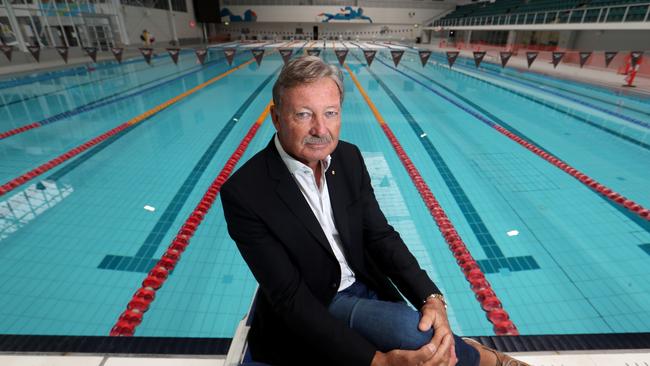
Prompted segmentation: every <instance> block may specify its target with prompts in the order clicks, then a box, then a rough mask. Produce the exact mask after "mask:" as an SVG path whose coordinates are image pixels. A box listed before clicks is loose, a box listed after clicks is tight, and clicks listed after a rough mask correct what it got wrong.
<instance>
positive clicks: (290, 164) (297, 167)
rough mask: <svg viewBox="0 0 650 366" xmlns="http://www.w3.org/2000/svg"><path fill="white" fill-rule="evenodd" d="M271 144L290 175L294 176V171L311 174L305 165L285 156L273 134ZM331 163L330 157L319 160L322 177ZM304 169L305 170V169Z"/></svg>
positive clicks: (276, 135)
mask: <svg viewBox="0 0 650 366" xmlns="http://www.w3.org/2000/svg"><path fill="white" fill-rule="evenodd" d="M273 142H274V143H275V148H276V149H277V150H278V153H279V154H280V157H281V158H282V161H283V162H284V165H286V166H287V168H288V169H289V172H290V173H291V174H295V173H296V171H309V172H311V168H310V167H309V166H307V165H306V164H304V163H302V162H300V161H298V160H296V159H294V158H293V157H292V156H291V155H289V154H287V152H286V151H284V148H282V144H280V139H279V138H278V134H277V133H276V134H275V137H274V138H273ZM331 162H332V156H331V155H327V156H326V157H325V159H324V160H321V161H320V163H321V167H322V168H323V175H324V174H325V172H327V169H328V168H329V167H330V163H331ZM305 168H306V169H305Z"/></svg>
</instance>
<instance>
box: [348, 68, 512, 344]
mask: <svg viewBox="0 0 650 366" xmlns="http://www.w3.org/2000/svg"><path fill="white" fill-rule="evenodd" d="M345 68H346V69H347V70H348V74H349V75H350V77H351V78H352V81H353V82H354V84H355V85H356V86H357V89H358V90H359V92H360V93H361V95H362V96H363V99H364V100H365V101H366V104H368V107H370V110H371V111H372V113H373V115H374V116H375V119H376V120H377V122H378V123H379V125H380V127H381V129H382V130H383V131H384V134H385V135H386V137H388V140H389V141H390V144H391V145H392V146H393V149H394V150H395V152H396V153H397V156H398V157H399V159H400V161H401V162H402V165H404V167H405V168H406V170H407V172H408V175H409V177H410V178H411V180H412V181H413V183H414V184H415V187H416V189H417V190H418V192H419V193H420V196H421V197H422V200H423V201H424V203H425V205H426V206H427V209H428V210H429V213H430V214H431V216H432V217H433V219H434V221H435V222H436V224H437V225H438V228H439V229H440V232H441V233H442V235H443V237H444V239H445V241H446V242H447V245H448V246H449V249H450V250H451V251H452V253H453V255H454V257H455V258H456V262H457V263H458V265H459V267H460V268H461V270H462V272H463V275H464V276H465V278H466V279H467V281H468V282H469V283H470V288H471V289H472V291H473V292H474V294H475V297H476V299H477V300H478V301H479V303H480V304H481V308H482V309H483V311H485V313H486V317H487V319H488V320H489V321H490V323H492V324H493V329H494V333H495V334H496V335H519V331H518V330H517V327H516V326H515V324H514V323H513V321H512V320H511V319H510V316H509V315H508V313H507V312H506V311H505V310H504V309H503V304H502V303H501V301H500V300H499V298H498V297H497V295H496V293H495V292H494V290H493V289H492V286H491V285H490V283H489V281H488V280H487V278H486V277H485V274H484V273H483V271H481V269H480V267H479V265H478V263H477V262H476V260H475V259H474V257H473V256H472V255H471V253H470V252H469V250H468V249H467V245H466V244H465V243H464V242H463V239H462V238H461V237H460V235H459V234H458V232H457V231H456V228H455V227H454V225H453V224H452V223H451V221H450V220H449V217H448V216H447V214H446V213H445V211H444V209H443V208H442V206H441V205H440V203H439V202H438V200H437V199H436V197H435V196H434V195H433V193H432V192H431V189H430V188H429V186H428V185H427V183H426V182H425V181H424V179H423V178H422V176H421V175H420V172H419V171H418V170H417V168H416V167H415V165H414V164H413V162H412V161H411V159H410V158H409V156H408V155H407V154H406V151H405V150H404V148H403V147H402V145H401V144H400V142H399V141H398V140H397V137H396V136H395V135H394V134H393V131H392V130H391V129H390V127H389V126H388V124H387V123H386V121H385V120H384V118H383V117H382V115H381V113H379V110H378V109H377V107H376V106H375V104H374V103H373V102H372V100H371V99H370V97H369V96H368V94H367V93H366V91H365V90H364V89H363V87H362V86H361V83H360V82H359V80H358V79H357V77H356V76H355V75H354V73H353V72H352V70H351V69H350V67H349V66H348V65H347V63H346V64H345Z"/></svg>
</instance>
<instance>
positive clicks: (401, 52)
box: [390, 50, 404, 67]
mask: <svg viewBox="0 0 650 366" xmlns="http://www.w3.org/2000/svg"><path fill="white" fill-rule="evenodd" d="M390 55H391V56H392V57H393V63H394V64H395V67H397V65H399V62H400V60H401V59H402V56H404V50H391V51H390Z"/></svg>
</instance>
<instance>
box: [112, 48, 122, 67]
mask: <svg viewBox="0 0 650 366" xmlns="http://www.w3.org/2000/svg"><path fill="white" fill-rule="evenodd" d="M111 52H113V56H115V59H116V60H117V62H119V63H122V54H123V53H124V48H119V47H112V48H111Z"/></svg>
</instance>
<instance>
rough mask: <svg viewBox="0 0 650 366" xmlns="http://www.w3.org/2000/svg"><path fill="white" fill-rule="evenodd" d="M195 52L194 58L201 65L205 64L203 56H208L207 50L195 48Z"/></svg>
mask: <svg viewBox="0 0 650 366" xmlns="http://www.w3.org/2000/svg"><path fill="white" fill-rule="evenodd" d="M195 52H196V58H197V59H199V63H201V65H203V63H204V62H205V56H207V55H208V50H207V49H205V48H197V49H196V51H195Z"/></svg>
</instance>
